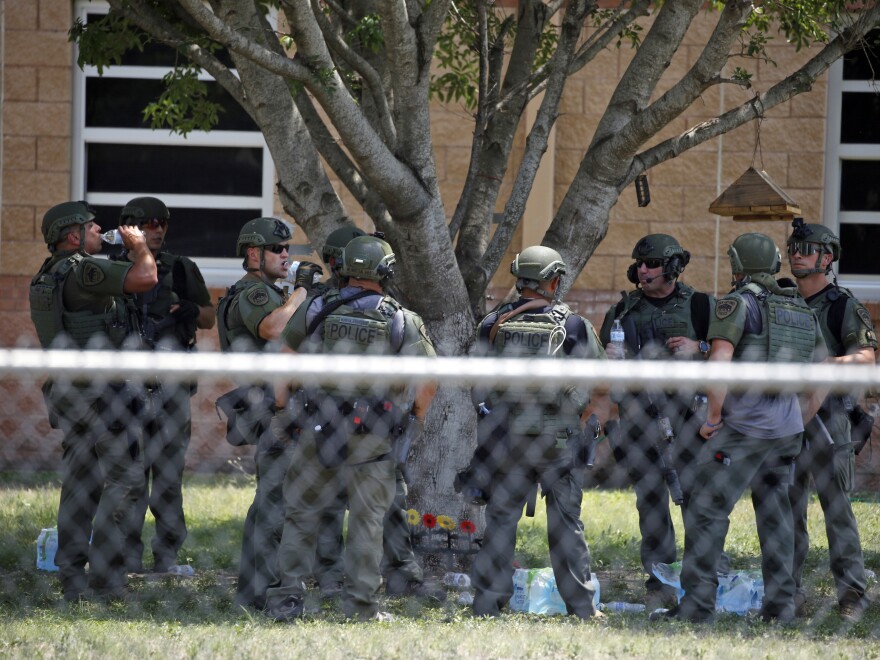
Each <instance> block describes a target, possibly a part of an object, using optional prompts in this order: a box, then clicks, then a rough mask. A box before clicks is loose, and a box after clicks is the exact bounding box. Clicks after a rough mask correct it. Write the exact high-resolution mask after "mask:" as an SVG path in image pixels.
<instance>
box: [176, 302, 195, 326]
mask: <svg viewBox="0 0 880 660" xmlns="http://www.w3.org/2000/svg"><path fill="white" fill-rule="evenodd" d="M199 311H200V310H199V306H198V305H196V304H195V303H194V302H193V301H192V300H181V301H180V302H179V303H177V309H175V310H174V311H173V312H171V316H173V317H174V320H175V321H177V322H184V321H192V320H193V319H195V318H198V316H199Z"/></svg>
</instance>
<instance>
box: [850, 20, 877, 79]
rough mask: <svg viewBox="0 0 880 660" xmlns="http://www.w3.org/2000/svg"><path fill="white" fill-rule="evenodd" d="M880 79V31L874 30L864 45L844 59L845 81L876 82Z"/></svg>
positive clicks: (866, 38)
mask: <svg viewBox="0 0 880 660" xmlns="http://www.w3.org/2000/svg"><path fill="white" fill-rule="evenodd" d="M877 78H880V30H872V31H871V32H869V33H868V36H867V37H865V41H864V44H860V45H859V46H858V47H856V49H855V50H852V51H850V52H849V53H847V54H846V55H845V56H844V58H843V79H844V80H874V79H877Z"/></svg>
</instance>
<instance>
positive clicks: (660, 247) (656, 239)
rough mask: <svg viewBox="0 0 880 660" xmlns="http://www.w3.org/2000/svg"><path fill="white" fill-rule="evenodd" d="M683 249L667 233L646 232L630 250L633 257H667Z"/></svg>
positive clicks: (680, 252)
mask: <svg viewBox="0 0 880 660" xmlns="http://www.w3.org/2000/svg"><path fill="white" fill-rule="evenodd" d="M684 252H685V250H683V249H682V247H681V245H680V244H679V242H678V241H677V240H675V238H673V237H672V236H670V235H669V234H648V235H647V236H645V237H644V238H642V239H641V240H640V241H639V242H638V243H636V246H635V247H634V248H633V251H632V258H633V259H668V258H669V257H673V256H675V255H676V254H684Z"/></svg>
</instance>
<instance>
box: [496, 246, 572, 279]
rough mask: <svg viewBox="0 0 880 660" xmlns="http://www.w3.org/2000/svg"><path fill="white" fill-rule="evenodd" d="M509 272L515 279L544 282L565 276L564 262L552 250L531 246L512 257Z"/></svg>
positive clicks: (559, 255)
mask: <svg viewBox="0 0 880 660" xmlns="http://www.w3.org/2000/svg"><path fill="white" fill-rule="evenodd" d="M510 272H511V274H513V275H514V277H516V278H517V279H521V280H535V281H537V282H545V281H547V280H553V279H556V278H557V277H559V276H560V275H565V262H564V261H563V260H562V255H561V254H559V253H558V252H557V251H556V250H554V249H553V248H548V247H546V246H544V245H532V246H531V247H527V248H526V249H525V250H523V251H522V252H520V253H519V254H518V255H516V257H514V259H513V261H512V262H511V264H510Z"/></svg>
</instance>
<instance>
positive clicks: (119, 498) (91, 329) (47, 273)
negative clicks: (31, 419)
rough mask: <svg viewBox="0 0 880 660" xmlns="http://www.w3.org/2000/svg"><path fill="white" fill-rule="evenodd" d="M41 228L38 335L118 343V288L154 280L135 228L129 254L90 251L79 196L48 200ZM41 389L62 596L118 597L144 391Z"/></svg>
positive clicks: (94, 242)
mask: <svg viewBox="0 0 880 660" xmlns="http://www.w3.org/2000/svg"><path fill="white" fill-rule="evenodd" d="M41 230H42V233H43V238H44V239H45V241H46V244H47V245H48V247H49V252H50V256H49V258H48V259H46V261H45V262H43V265H42V266H41V267H40V270H39V272H38V273H37V274H36V276H35V277H34V279H33V280H32V281H31V285H30V308H31V320H32V321H33V323H34V327H35V328H36V330H37V336H38V337H39V340H40V344H41V345H42V346H43V348H73V349H79V350H82V349H95V348H107V349H110V348H112V349H120V348H124V347H126V346H127V345H128V344H127V341H128V340H130V339H132V338H134V337H137V335H138V332H137V331H138V327H137V318H136V316H135V314H134V309H133V308H132V307H130V306H129V305H128V304H127V302H126V300H125V295H126V294H132V293H143V292H146V291H149V290H150V289H152V288H153V287H154V286H156V283H157V281H158V278H157V276H156V261H155V259H154V258H153V255H152V253H151V252H150V250H149V248H148V247H147V244H146V241H145V240H144V236H143V234H142V233H141V232H140V231H139V230H138V229H137V227H133V226H130V225H123V226H122V227H120V228H119V231H120V234H121V235H122V240H123V242H124V244H125V246H126V248H127V249H128V250H129V252H130V253H131V255H132V259H131V261H127V262H114V261H108V260H106V259H96V258H94V257H92V256H91V255H93V254H97V253H98V252H99V251H100V250H101V227H100V226H99V225H98V223H97V222H95V214H94V212H93V211H92V209H91V208H90V207H89V205H88V204H87V203H86V202H64V203H62V204H57V205H56V206H53V207H52V208H51V209H49V210H48V211H47V212H46V214H45V216H43V222H42V226H41ZM134 345H135V346H138V345H139V341H135V343H134ZM43 394H44V397H45V401H46V407H47V408H48V411H49V421H50V423H51V425H52V427H53V428H60V429H61V430H62V431H63V433H64V437H63V440H62V454H61V463H62V477H61V501H60V503H59V505H58V552H57V554H56V555H55V563H56V564H57V565H58V569H59V577H60V580H61V589H62V591H63V594H64V599H65V600H66V601H77V600H79V599H80V598H82V597H89V596H94V597H97V598H101V599H118V598H124V597H125V595H126V592H127V582H126V570H125V568H126V567H125V534H126V531H127V528H126V522H127V521H128V520H129V519H130V515H131V510H132V507H133V506H134V503H135V501H136V499H137V497H138V494H139V493H140V490H141V488H142V486H143V480H144V473H143V463H142V461H141V456H140V441H141V438H140V430H139V428H138V425H137V423H136V422H137V418H136V415H137V408H138V405H139V401H140V399H141V398H142V392H141V391H140V390H139V388H135V387H134V386H132V385H131V384H129V383H126V382H125V381H114V382H110V383H107V382H103V381H93V380H89V379H87V378H51V377H50V379H49V380H47V381H46V383H45V385H44V386H43ZM86 564H88V566H89V571H88V574H87V573H86Z"/></svg>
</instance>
